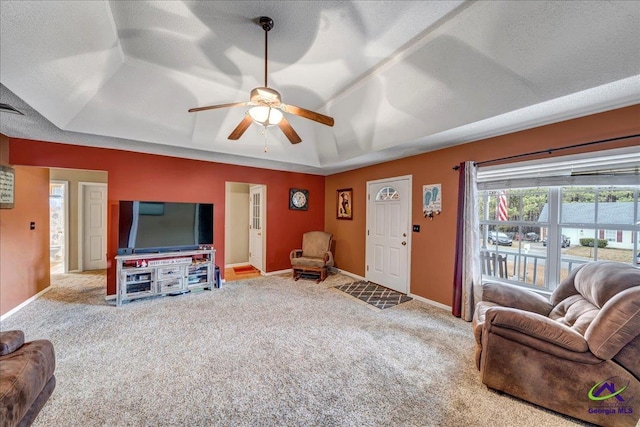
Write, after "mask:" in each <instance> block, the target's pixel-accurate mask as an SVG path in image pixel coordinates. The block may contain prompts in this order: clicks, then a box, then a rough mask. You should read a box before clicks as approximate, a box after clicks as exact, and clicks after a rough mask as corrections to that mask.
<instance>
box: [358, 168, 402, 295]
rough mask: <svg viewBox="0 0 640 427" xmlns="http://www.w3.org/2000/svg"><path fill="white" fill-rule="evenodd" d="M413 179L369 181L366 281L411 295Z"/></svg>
mask: <svg viewBox="0 0 640 427" xmlns="http://www.w3.org/2000/svg"><path fill="white" fill-rule="evenodd" d="M411 188H412V177H411V176H403V177H397V178H388V179H383V180H376V181H368V182H367V235H366V255H365V259H366V269H365V278H366V279H367V280H368V281H370V282H374V283H377V284H379V285H382V286H385V287H387V288H390V289H393V290H395V291H398V292H401V293H403V294H408V293H409V277H410V275H409V273H410V266H411V263H410V256H411V255H410V254H411V232H410V230H409V224H410V222H411Z"/></svg>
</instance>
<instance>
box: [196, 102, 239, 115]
mask: <svg viewBox="0 0 640 427" xmlns="http://www.w3.org/2000/svg"><path fill="white" fill-rule="evenodd" d="M245 105H251V102H250V101H245V102H232V103H230V104H220V105H209V106H208V107H196V108H190V109H189V112H190V113H195V112H198V111H205V110H215V109H217V108H229V107H244V106H245Z"/></svg>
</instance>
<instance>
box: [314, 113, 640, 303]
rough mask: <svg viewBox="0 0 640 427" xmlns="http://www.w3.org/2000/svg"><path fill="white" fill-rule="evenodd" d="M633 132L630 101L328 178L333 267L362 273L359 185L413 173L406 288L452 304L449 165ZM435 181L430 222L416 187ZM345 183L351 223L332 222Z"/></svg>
mask: <svg viewBox="0 0 640 427" xmlns="http://www.w3.org/2000/svg"><path fill="white" fill-rule="evenodd" d="M638 133H640V106H639V105H636V106H632V107H627V108H622V109H619V110H614V111H610V112H605V113H600V114H596V115H593V116H588V117H584V118H579V119H574V120H569V121H566V122H561V123H557V124H553V125H548V126H542V127H539V128H534V129H530V130H526V131H522V132H516V133H512V134H508V135H504V136H500V137H495V138H489V139H485V140H481V141H476V142H472V143H468V144H464V145H458V146H456V147H452V148H448V149H443V150H438V151H434V152H430V153H425V154H422V155H418V156H413V157H409V158H406V159H401V160H395V161H391V162H387V163H383V164H379V165H375V166H370V167H365V168H361V169H357V170H354V171H349V172H344V173H340V174H336V175H332V176H329V177H327V179H326V182H325V199H326V201H327V203H326V206H325V218H326V220H325V226H326V231H328V232H330V233H333V234H334V235H335V240H336V245H335V262H336V266H337V267H338V268H341V269H343V270H346V271H350V272H352V273H355V274H358V275H361V276H364V275H365V244H366V242H365V234H366V182H367V181H370V180H376V179H382V178H388V177H395V176H403V175H413V190H412V191H413V192H412V199H413V210H412V224H419V225H420V232H419V233H412V248H411V249H412V251H411V279H410V292H411V293H413V294H416V295H419V296H422V297H424V298H427V299H430V300H433V301H437V302H439V303H442V304H446V305H448V306H451V304H452V297H453V296H452V295H453V294H452V288H453V268H454V256H455V240H456V211H457V206H458V172H456V171H454V170H453V169H452V167H453V166H454V165H458V164H459V163H460V162H463V161H466V160H473V161H476V162H480V161H483V160H489V159H495V158H499V157H505V156H511V155H517V154H522V153H527V152H531V151H538V150H543V149H547V148H554V147H562V146H567V145H574V144H580V143H584V142H590V141H595V140H600V139H607V138H613V137H617V136H625V135H632V134H638ZM633 145H640V139H637V138H636V139H634V140H631V141H626V142H624V143H615V144H606V145H596V146H592V147H590V148H589V149H588V150H587V149H582V150H566V151H565V150H563V151H559V152H556V153H555V155H567V154H575V153H578V152H585V151H593V150H604V149H610V148H617V147H622V146H633ZM538 157H551V156H549V155H547V154H545V155H543V156H538ZM534 158H535V157H528V158H526V159H525V160H532V159H534ZM437 183H441V184H442V214H441V215H439V216H436V217H434V218H433V220H430V219H428V218H424V217H423V214H422V203H421V201H422V186H423V185H425V184H437ZM350 187H352V188H353V220H352V221H344V220H337V219H336V214H335V203H336V202H335V200H336V190H338V189H341V188H350Z"/></svg>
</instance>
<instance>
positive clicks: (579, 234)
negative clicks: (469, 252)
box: [478, 172, 640, 292]
mask: <svg viewBox="0 0 640 427" xmlns="http://www.w3.org/2000/svg"><path fill="white" fill-rule="evenodd" d="M478 175H479V178H480V177H481V174H480V172H479V174H478ZM498 178H499V174H496V173H494V179H493V180H485V181H480V180H479V181H480V182H479V184H478V190H479V191H478V197H479V203H478V205H479V212H478V214H479V219H480V247H481V260H482V272H483V275H484V276H485V277H492V278H493V279H496V280H500V281H506V282H509V283H512V284H517V285H520V286H524V287H528V288H533V289H535V290H539V291H546V292H549V291H553V289H555V287H556V286H557V285H558V283H560V281H561V280H563V279H564V278H565V277H567V276H568V275H569V273H570V272H571V271H572V270H573V269H574V268H576V267H578V266H579V265H581V264H585V263H587V262H590V261H605V260H607V261H618V262H624V263H629V264H633V265H635V266H637V267H640V209H639V207H638V206H639V203H638V201H639V198H640V197H639V193H640V185H638V184H637V183H638V175H632V176H628V175H627V176H625V177H622V178H621V177H620V176H619V175H618V176H615V175H610V176H598V177H594V176H588V177H577V178H576V177H570V176H568V177H548V178H544V179H542V178H540V177H535V178H526V177H524V178H522V177H519V178H518V179H506V180H505V179H503V180H500V179H498ZM629 183H631V184H629Z"/></svg>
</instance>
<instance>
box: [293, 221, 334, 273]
mask: <svg viewBox="0 0 640 427" xmlns="http://www.w3.org/2000/svg"><path fill="white" fill-rule="evenodd" d="M332 241H333V234H331V233H325V232H324V231H309V232H307V233H304V234H303V235H302V249H294V250H292V251H291V254H290V255H289V258H290V259H291V268H292V269H293V278H294V279H295V280H298V279H299V278H301V277H306V276H309V277H311V278H313V279H316V281H317V282H321V281H323V280H324V279H326V277H327V271H328V268H329V267H332V266H333V254H332V253H331V242H332Z"/></svg>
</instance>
